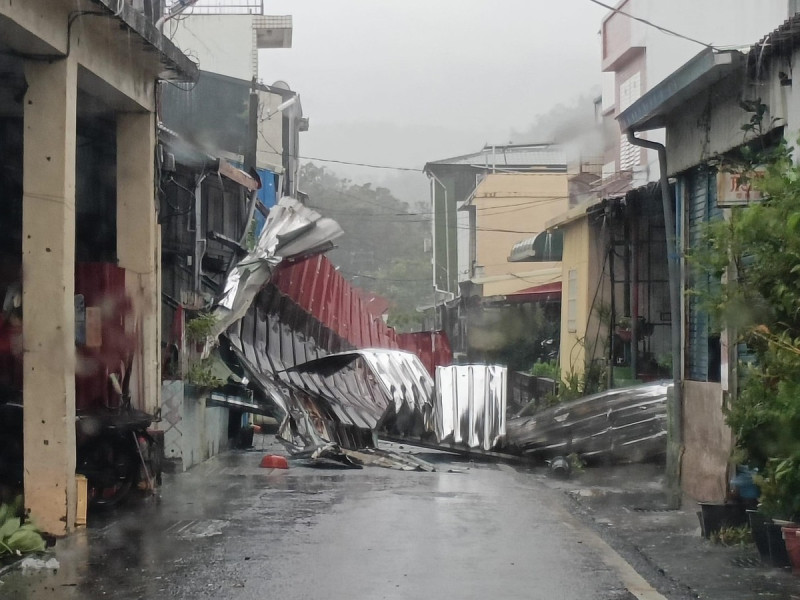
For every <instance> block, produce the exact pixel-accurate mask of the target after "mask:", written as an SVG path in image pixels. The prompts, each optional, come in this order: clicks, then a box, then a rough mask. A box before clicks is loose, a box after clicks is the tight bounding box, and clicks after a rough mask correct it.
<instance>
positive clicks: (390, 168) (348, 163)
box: [295, 156, 423, 173]
mask: <svg viewBox="0 0 800 600" xmlns="http://www.w3.org/2000/svg"><path fill="white" fill-rule="evenodd" d="M295 158H300V159H303V160H316V161H319V162H329V163H336V164H339V165H351V166H354V167H369V168H370V169H389V170H392V171H413V172H414V173H422V172H423V171H422V169H414V168H412V167H393V166H389V165H372V164H369V163H360V162H350V161H347V160H335V159H333V158H314V157H312V156H296V157H295Z"/></svg>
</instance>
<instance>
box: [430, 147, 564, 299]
mask: <svg viewBox="0 0 800 600" xmlns="http://www.w3.org/2000/svg"><path fill="white" fill-rule="evenodd" d="M424 171H425V173H426V174H427V175H428V177H429V179H430V182H431V205H432V208H433V223H432V230H433V231H432V234H433V286H434V288H435V290H436V291H437V294H438V295H439V298H442V299H447V298H451V299H452V298H455V297H457V296H458V295H459V293H460V292H459V284H462V283H465V282H469V281H470V280H471V279H472V277H473V276H474V274H475V265H476V264H477V262H476V261H477V257H476V252H477V244H476V237H475V232H476V223H477V212H476V206H475V205H474V204H473V205H469V206H467V201H468V200H469V199H470V198H471V197H472V196H473V194H474V192H475V190H476V188H477V186H478V185H479V184H480V182H481V181H482V180H483V178H484V177H485V176H487V175H490V174H499V173H566V171H567V160H566V155H565V153H564V151H563V150H562V149H560V148H558V147H556V146H553V145H552V144H526V145H508V146H486V147H484V148H483V149H482V150H480V151H479V152H475V153H473V154H467V155H464V156H456V157H453V158H446V159H443V160H436V161H431V162H429V163H428V164H426V165H425V169H424ZM563 195H566V192H565V193H564V194H563ZM462 208H463V209H464V210H461V209H462ZM487 216H488V215H487ZM507 251H508V248H507V247H505V246H504V247H503V248H502V249H501V250H500V252H501V253H503V252H507Z"/></svg>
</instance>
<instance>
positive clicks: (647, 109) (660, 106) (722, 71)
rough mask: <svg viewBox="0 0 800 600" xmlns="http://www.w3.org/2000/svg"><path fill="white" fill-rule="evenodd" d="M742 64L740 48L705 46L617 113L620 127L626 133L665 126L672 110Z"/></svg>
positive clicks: (742, 56) (742, 57) (742, 58)
mask: <svg viewBox="0 0 800 600" xmlns="http://www.w3.org/2000/svg"><path fill="white" fill-rule="evenodd" d="M743 64H744V54H742V53H741V52H739V51H737V50H726V51H722V52H721V51H718V50H713V49H711V48H709V49H707V50H703V51H702V52H701V53H700V54H698V55H697V56H695V57H694V58H693V59H691V60H690V61H689V62H687V63H686V64H684V65H683V66H682V67H680V68H679V69H678V70H677V71H675V72H674V73H673V74H672V75H670V76H669V77H667V78H666V79H664V80H663V81H662V82H661V83H659V84H658V85H656V86H655V87H654V88H653V89H651V90H650V91H649V92H647V93H646V94H645V95H644V96H642V97H641V98H639V99H638V100H637V101H636V102H634V103H633V104H631V105H630V106H629V107H628V108H626V109H625V110H624V111H622V113H620V115H619V116H618V117H617V121H619V127H620V130H621V131H622V132H623V133H627V132H628V131H647V130H649V129H659V128H661V127H664V126H666V124H667V119H668V118H669V115H670V113H671V112H672V111H674V110H675V109H676V108H678V107H679V106H681V105H683V104H685V103H686V102H688V101H689V100H691V99H692V98H693V97H694V96H696V95H697V94H698V93H699V92H701V91H702V90H704V89H706V88H707V87H709V86H710V85H712V84H714V83H716V82H717V81H719V80H721V79H723V78H724V77H725V76H727V75H728V74H730V73H732V72H733V71H735V70H736V69H740V68H742V65H743Z"/></svg>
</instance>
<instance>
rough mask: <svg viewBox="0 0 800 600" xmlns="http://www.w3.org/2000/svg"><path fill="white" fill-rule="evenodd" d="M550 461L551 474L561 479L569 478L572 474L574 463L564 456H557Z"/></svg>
mask: <svg viewBox="0 0 800 600" xmlns="http://www.w3.org/2000/svg"><path fill="white" fill-rule="evenodd" d="M549 463H550V474H551V475H552V476H553V477H558V478H559V479H567V478H568V477H569V476H570V475H571V474H572V465H571V464H570V462H569V460H567V459H566V458H564V457H563V456H556V457H555V458H554V459H553V460H551V461H549Z"/></svg>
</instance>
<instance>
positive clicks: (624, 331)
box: [614, 317, 632, 342]
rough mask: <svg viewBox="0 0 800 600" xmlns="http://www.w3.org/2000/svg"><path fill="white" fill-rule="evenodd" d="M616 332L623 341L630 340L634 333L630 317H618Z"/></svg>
mask: <svg viewBox="0 0 800 600" xmlns="http://www.w3.org/2000/svg"><path fill="white" fill-rule="evenodd" d="M614 333H616V334H617V337H618V338H619V339H621V340H622V341H623V342H630V341H631V335H632V334H631V319H630V317H621V318H619V319H617V323H616V326H615V327H614Z"/></svg>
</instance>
